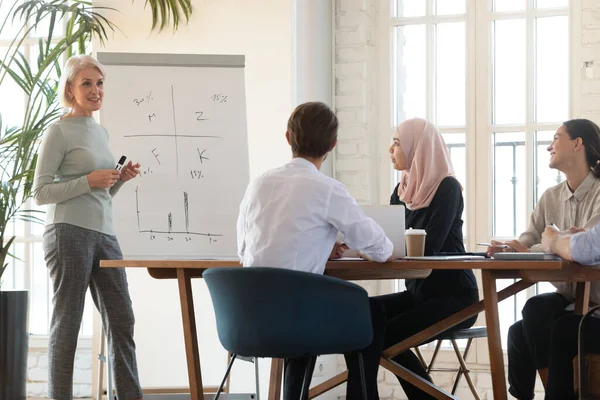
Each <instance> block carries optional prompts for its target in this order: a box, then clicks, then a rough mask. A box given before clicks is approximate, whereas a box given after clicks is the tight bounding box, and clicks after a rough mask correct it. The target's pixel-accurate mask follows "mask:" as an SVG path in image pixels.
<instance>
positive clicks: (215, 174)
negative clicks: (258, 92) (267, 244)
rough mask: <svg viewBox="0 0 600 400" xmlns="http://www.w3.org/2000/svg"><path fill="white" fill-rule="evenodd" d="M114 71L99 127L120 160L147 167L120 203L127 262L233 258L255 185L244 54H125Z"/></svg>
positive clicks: (119, 197)
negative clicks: (241, 210) (240, 214)
mask: <svg viewBox="0 0 600 400" xmlns="http://www.w3.org/2000/svg"><path fill="white" fill-rule="evenodd" d="M112 55H114V53H113V54H112ZM186 57H187V58H186ZM240 59H241V62H240ZM127 60H130V61H127ZM131 60H135V61H137V62H134V61H131ZM140 60H141V61H140ZM105 64H106V62H105ZM132 64H134V65H132ZM106 68H107V77H106V83H105V99H104V106H103V111H102V115H101V120H102V121H101V122H102V124H103V125H104V126H105V127H106V128H107V129H108V132H109V134H110V137H111V148H112V151H113V153H114V155H115V157H117V158H118V157H120V156H121V155H125V156H126V157H127V159H128V160H132V161H133V162H136V161H139V162H140V163H141V165H142V167H141V174H140V177H139V178H136V179H135V180H134V181H132V182H130V183H127V184H126V185H125V186H124V187H123V188H122V189H121V191H120V192H119V194H118V195H117V196H116V197H115V198H114V199H113V204H114V210H115V213H114V217H115V228H116V230H117V235H118V238H119V242H120V244H121V247H122V249H123V253H124V255H125V257H129V258H132V257H175V256H176V257H178V258H181V257H198V256H204V257H226V256H235V254H236V218H237V211H238V207H239V203H240V201H241V199H242V197H243V194H244V190H245V188H246V185H247V183H248V179H249V178H248V150H247V148H248V147H247V134H246V112H245V92H244V68H243V56H229V58H228V56H184V58H182V56H181V55H148V54H138V55H132V54H126V55H120V56H119V59H118V61H117V64H114V65H113V64H111V63H108V65H106Z"/></svg>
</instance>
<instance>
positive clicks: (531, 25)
mask: <svg viewBox="0 0 600 400" xmlns="http://www.w3.org/2000/svg"><path fill="white" fill-rule="evenodd" d="M534 7H535V2H534V0H527V16H526V22H525V24H526V27H525V32H526V35H527V39H526V40H527V42H526V58H525V68H526V71H525V74H526V75H525V85H526V91H527V92H526V108H527V109H526V112H525V118H526V124H525V157H526V160H525V165H526V169H527V171H526V178H525V187H526V194H525V198H526V201H527V205H526V209H525V210H526V212H525V216H524V218H526V221H527V220H528V219H529V218H528V216H529V215H530V214H531V213H532V212H533V208H534V204H535V186H536V185H535V176H536V171H535V170H536V168H535V165H534V163H535V155H534V153H535V130H534V124H535V120H536V116H535V109H536V106H535V104H536V98H535V97H536V96H535V93H536V79H535V76H536V75H535V71H536V53H537V52H536V19H535V15H534V10H535V9H534ZM526 221H525V222H526Z"/></svg>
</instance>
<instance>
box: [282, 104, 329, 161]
mask: <svg viewBox="0 0 600 400" xmlns="http://www.w3.org/2000/svg"><path fill="white" fill-rule="evenodd" d="M337 130H338V119H337V117H336V116H335V114H334V112H333V111H332V110H331V109H330V108H329V107H328V106H327V105H326V104H324V103H321V102H309V103H304V104H300V105H299V106H298V107H296V109H295V110H294V112H293V113H292V115H291V116H290V119H289V120H288V125H287V131H288V134H289V137H290V144H291V146H292V154H293V155H294V157H302V156H304V157H311V158H320V157H323V156H324V155H325V154H327V153H328V152H329V151H330V150H331V149H332V148H333V145H334V144H335V141H336V140H337Z"/></svg>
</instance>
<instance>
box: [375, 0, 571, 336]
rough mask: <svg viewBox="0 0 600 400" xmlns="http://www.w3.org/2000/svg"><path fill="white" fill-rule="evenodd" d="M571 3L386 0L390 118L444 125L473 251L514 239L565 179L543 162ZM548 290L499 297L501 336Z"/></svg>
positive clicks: (564, 61) (557, 112) (561, 80)
mask: <svg viewBox="0 0 600 400" xmlns="http://www.w3.org/2000/svg"><path fill="white" fill-rule="evenodd" d="M568 6H569V2H568V0H392V1H391V2H390V9H389V14H388V16H389V21H390V24H389V26H388V27H387V29H386V30H387V32H385V33H384V35H385V37H383V39H382V41H383V43H384V44H385V43H387V42H386V40H389V44H390V46H389V47H390V50H391V52H390V54H391V57H390V64H391V65H392V68H391V69H392V73H391V74H390V77H389V79H390V82H391V86H392V93H391V96H390V100H391V103H392V107H391V114H390V118H389V120H390V123H391V124H392V125H397V124H398V123H399V122H401V121H403V120H405V119H407V118H411V117H423V118H427V119H428V120H430V121H432V122H433V123H435V124H436V125H437V126H438V127H439V128H440V130H441V132H442V133H443V135H444V138H445V140H446V143H447V145H448V147H449V149H450V154H451V157H452V161H453V164H454V166H455V169H456V172H457V176H458V179H459V180H460V181H461V183H462V184H463V187H464V188H465V192H464V194H465V213H464V215H463V218H464V219H465V222H466V223H465V237H466V238H467V240H466V242H467V243H466V244H467V246H468V248H469V249H470V250H483V249H477V248H476V246H475V244H474V242H476V240H479V241H489V240H490V239H494V238H497V239H500V240H503V239H511V238H516V237H518V235H519V234H520V233H521V232H523V231H524V230H525V229H526V227H527V224H528V222H529V216H530V214H531V212H532V211H533V208H534V207H535V204H536V202H537V201H538V200H539V198H540V196H541V194H542V193H543V192H544V191H545V190H546V189H547V188H549V187H550V186H553V185H556V184H557V183H559V182H561V181H562V180H564V176H563V175H562V174H561V173H559V172H558V171H556V170H552V169H550V168H549V167H548V162H549V154H548V151H547V147H548V146H549V144H550V143H551V141H552V137H553V135H554V132H555V131H556V129H557V128H558V126H560V124H561V123H562V122H563V121H565V120H567V119H568V118H569V87H570V85H569V60H570V57H569V23H568V13H569V9H568ZM386 37H387V39H386ZM382 62H384V63H385V62H386V61H385V60H383V61H382ZM470 238H475V239H476V240H470ZM510 282H512V281H510ZM510 282H509V281H506V282H500V284H499V286H507V285H508V284H509V283H510ZM550 290H553V288H552V286H551V285H550V284H540V285H537V286H535V287H532V288H531V289H530V290H529V291H526V292H524V293H521V294H520V295H519V296H516V297H514V298H513V299H512V301H511V300H507V301H505V302H503V303H501V325H502V329H503V337H504V338H505V337H506V333H507V330H508V327H509V325H510V324H511V323H512V322H513V321H515V320H517V319H520V310H521V308H522V306H523V304H524V302H525V301H526V299H527V298H528V297H529V296H532V295H534V294H537V293H542V292H547V291H550Z"/></svg>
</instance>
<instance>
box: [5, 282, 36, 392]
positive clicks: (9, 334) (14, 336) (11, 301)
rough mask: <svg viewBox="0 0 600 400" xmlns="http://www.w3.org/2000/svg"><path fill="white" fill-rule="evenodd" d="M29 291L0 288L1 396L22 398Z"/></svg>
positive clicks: (24, 380)
mask: <svg viewBox="0 0 600 400" xmlns="http://www.w3.org/2000/svg"><path fill="white" fill-rule="evenodd" d="M28 306H29V292H28V291H27V290H8V291H0V399H2V400H25V399H26V397H27V396H26V395H27V390H26V385H25V384H26V382H27V348H28V345H29V332H28V328H29V326H28V325H29V324H28V320H29V315H28V314H29V307H28Z"/></svg>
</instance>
